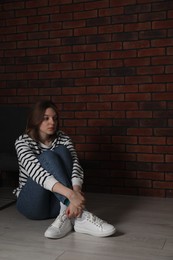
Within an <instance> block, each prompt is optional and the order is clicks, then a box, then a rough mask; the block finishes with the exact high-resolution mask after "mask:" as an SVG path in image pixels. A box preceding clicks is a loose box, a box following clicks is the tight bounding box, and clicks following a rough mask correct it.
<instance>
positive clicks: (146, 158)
mask: <svg viewBox="0 0 173 260" xmlns="http://www.w3.org/2000/svg"><path fill="white" fill-rule="evenodd" d="M137 160H138V161H139V162H163V161H164V157H163V155H160V154H138V155H137Z"/></svg>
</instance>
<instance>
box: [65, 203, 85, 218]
mask: <svg viewBox="0 0 173 260" xmlns="http://www.w3.org/2000/svg"><path fill="white" fill-rule="evenodd" d="M81 214H82V210H81V209H79V208H76V207H75V206H74V205H73V204H71V203H70V204H69V206H68V207H67V209H66V215H67V217H68V218H76V217H80V216H81Z"/></svg>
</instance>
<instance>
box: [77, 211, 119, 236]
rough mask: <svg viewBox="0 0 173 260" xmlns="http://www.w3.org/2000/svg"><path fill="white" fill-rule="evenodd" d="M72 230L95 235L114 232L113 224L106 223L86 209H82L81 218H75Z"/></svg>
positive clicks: (108, 234)
mask: <svg viewBox="0 0 173 260" xmlns="http://www.w3.org/2000/svg"><path fill="white" fill-rule="evenodd" d="M74 230H75V231H76V232H79V233H85V234H89V235H92V236H96V237H107V236H111V235H113V234H114V233H115V232H116V229H115V227H114V226H113V225H110V224H108V223H107V222H106V221H104V220H102V219H100V218H98V217H97V216H95V215H94V214H92V213H90V212H88V211H83V213H82V216H81V218H76V219H75V222H74Z"/></svg>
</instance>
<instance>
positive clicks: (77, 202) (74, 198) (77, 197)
mask: <svg viewBox="0 0 173 260" xmlns="http://www.w3.org/2000/svg"><path fill="white" fill-rule="evenodd" d="M68 199H69V201H70V204H72V205H73V206H74V207H76V208H77V209H79V210H83V209H84V207H85V198H84V195H83V194H82V192H81V191H75V190H72V191H71V193H70V195H69V197H68Z"/></svg>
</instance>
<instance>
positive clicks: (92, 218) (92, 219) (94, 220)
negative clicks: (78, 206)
mask: <svg viewBox="0 0 173 260" xmlns="http://www.w3.org/2000/svg"><path fill="white" fill-rule="evenodd" d="M87 219H88V220H89V221H90V222H92V223H93V224H94V225H96V226H98V227H102V224H103V223H104V222H105V221H104V220H102V219H100V218H99V217H97V216H96V215H94V214H93V213H89V212H88V214H87Z"/></svg>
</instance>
